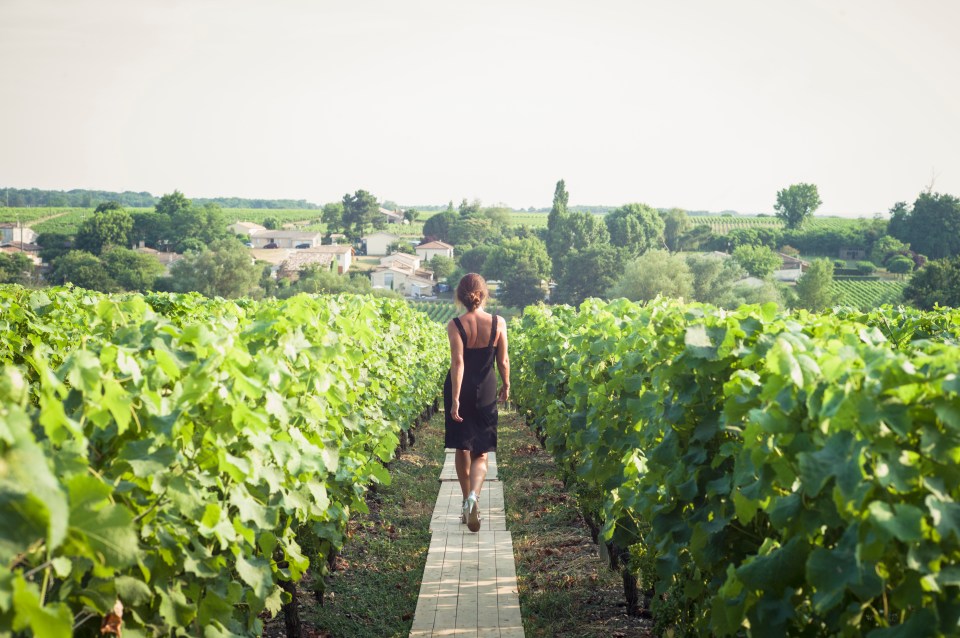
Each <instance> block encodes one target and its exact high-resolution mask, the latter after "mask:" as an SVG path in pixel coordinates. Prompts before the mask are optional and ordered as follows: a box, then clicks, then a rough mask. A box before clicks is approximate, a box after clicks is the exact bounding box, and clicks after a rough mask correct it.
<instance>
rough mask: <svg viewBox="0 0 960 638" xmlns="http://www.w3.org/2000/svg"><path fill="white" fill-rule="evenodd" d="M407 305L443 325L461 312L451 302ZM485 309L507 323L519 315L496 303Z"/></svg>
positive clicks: (513, 309)
mask: <svg viewBox="0 0 960 638" xmlns="http://www.w3.org/2000/svg"><path fill="white" fill-rule="evenodd" d="M409 303H410V305H411V306H412V307H413V309H414V310H419V311H420V312H422V313H424V314H425V315H427V317H429V318H430V319H431V320H432V321H436V322H438V323H443V324H445V323H447V322H448V321H450V320H451V319H453V318H454V317H457V316H459V315H460V312H461V310H460V309H459V308H457V306H456V305H455V304H454V303H453V302H452V301H411V302H409ZM486 309H487V311H489V312H493V313H496V314H498V315H500V316H501V317H503V318H505V319H507V320H508V321H509V320H510V319H511V318H512V317H514V316H515V315H517V314H519V311H518V310H517V309H516V308H507V307H504V306H501V305H499V304H497V303H491V304H490V305H489V306H487V308H486Z"/></svg>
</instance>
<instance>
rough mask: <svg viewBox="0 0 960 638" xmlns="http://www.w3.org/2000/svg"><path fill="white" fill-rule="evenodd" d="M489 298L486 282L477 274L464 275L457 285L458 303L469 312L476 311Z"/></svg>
mask: <svg viewBox="0 0 960 638" xmlns="http://www.w3.org/2000/svg"><path fill="white" fill-rule="evenodd" d="M489 296H490V291H489V290H488V289H487V282H486V280H485V279H484V278H483V277H481V276H480V275H478V274H477V273H475V272H472V273H468V274H466V275H464V276H463V277H462V278H461V279H460V283H459V284H457V301H459V302H460V303H461V304H463V306H464V308H466V309H467V310H476V309H477V308H479V307H480V306H482V305H483V302H484V301H486V300H487V297H489Z"/></svg>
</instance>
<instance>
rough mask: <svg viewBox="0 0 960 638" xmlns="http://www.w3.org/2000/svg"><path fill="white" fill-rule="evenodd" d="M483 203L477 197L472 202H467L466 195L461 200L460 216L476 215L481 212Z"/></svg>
mask: <svg viewBox="0 0 960 638" xmlns="http://www.w3.org/2000/svg"><path fill="white" fill-rule="evenodd" d="M482 205H483V203H482V202H481V201H480V200H479V199H475V200H473V201H472V202H467V198H466V197H464V198H463V200H462V201H461V202H460V209H459V210H460V217H476V216H477V215H479V214H480V208H481V206H482Z"/></svg>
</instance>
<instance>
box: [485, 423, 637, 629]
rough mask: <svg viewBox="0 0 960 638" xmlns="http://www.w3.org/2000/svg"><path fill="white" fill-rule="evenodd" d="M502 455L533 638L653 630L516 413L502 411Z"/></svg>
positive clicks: (511, 527)
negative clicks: (630, 610)
mask: <svg viewBox="0 0 960 638" xmlns="http://www.w3.org/2000/svg"><path fill="white" fill-rule="evenodd" d="M497 463H498V467H499V472H500V480H501V481H503V483H504V497H505V500H506V509H507V528H508V529H509V530H510V531H511V532H512V533H513V546H514V552H515V555H516V559H517V579H518V585H519V588H520V607H521V611H522V614H523V624H524V630H525V632H526V635H527V636H528V637H529V638H536V637H541V636H542V637H544V638H546V637H551V638H552V637H555V636H556V637H565V638H594V637H596V638H601V637H603V638H609V637H610V636H614V637H617V638H627V637H631V638H633V637H644V638H645V637H647V636H650V635H651V631H650V627H651V624H650V621H648V620H643V619H640V618H636V617H631V616H628V615H627V614H626V612H625V604H624V599H623V582H622V580H621V577H620V574H619V573H616V572H612V571H610V569H608V568H607V565H606V563H604V561H603V560H602V559H601V558H600V556H599V554H598V552H597V546H596V545H595V544H594V543H593V541H592V540H591V538H590V530H589V529H588V528H587V526H586V525H585V524H584V523H583V520H582V519H581V517H580V514H579V511H578V509H577V503H576V500H575V498H574V497H573V496H572V495H571V494H570V493H568V492H567V491H566V490H565V489H564V486H563V483H562V482H561V481H560V480H559V479H558V478H557V469H556V466H555V465H554V464H553V461H552V460H551V458H550V456H549V455H548V454H547V453H546V452H544V451H543V450H542V449H541V448H540V445H539V444H538V442H537V440H536V438H535V437H534V436H533V434H532V433H531V432H530V431H529V430H528V429H527V428H526V426H525V425H524V424H523V423H522V421H521V420H520V419H519V418H518V417H517V415H516V413H505V414H501V418H500V428H499V446H498V453H497Z"/></svg>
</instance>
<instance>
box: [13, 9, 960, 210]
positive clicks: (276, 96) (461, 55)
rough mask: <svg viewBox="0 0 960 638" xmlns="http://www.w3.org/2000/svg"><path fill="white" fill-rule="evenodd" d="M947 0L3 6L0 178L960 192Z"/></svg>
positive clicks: (430, 192)
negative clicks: (930, 188)
mask: <svg viewBox="0 0 960 638" xmlns="http://www.w3.org/2000/svg"><path fill="white" fill-rule="evenodd" d="M958 25H960V1H958V0H924V1H922V2H908V1H907V0H902V1H898V2H892V1H888V0H842V1H839V0H822V1H814V0H804V1H799V0H790V1H789V2H788V1H786V0H784V1H780V0H724V1H722V2H721V1H717V0H672V1H663V0H658V1H656V2H652V1H648V0H642V1H641V0H622V1H620V0H594V1H593V2H588V1H586V0H579V1H566V0H507V1H501V0H484V1H475V2H461V1H459V0H399V1H398V0H393V1H387V0H379V1H371V0H337V1H330V0H301V1H295V0H269V1H268V0H257V1H253V0H165V1H160V0H136V1H134V0H0V186H15V187H38V188H54V189H65V190H66V189H70V188H96V189H106V190H127V189H129V190H136V191H140V190H147V191H150V192H152V193H154V194H160V193H164V192H169V191H171V190H173V189H175V188H176V189H180V190H181V191H183V192H184V193H186V194H187V195H188V196H196V197H207V196H217V195H224V196H240V197H283V198H305V199H308V200H311V201H314V202H318V203H322V202H326V201H332V200H336V199H339V198H340V197H342V196H343V194H344V193H345V192H348V191H350V192H352V191H354V190H356V189H358V188H364V189H366V190H369V191H371V192H373V193H374V194H375V195H377V196H378V197H379V198H381V199H390V200H393V201H396V202H399V203H401V204H429V203H437V204H439V203H445V202H446V201H448V200H451V199H453V200H455V201H457V202H459V200H460V199H461V198H464V197H466V198H469V199H473V198H479V199H481V200H483V202H484V203H487V204H493V203H497V202H504V203H506V204H509V205H512V206H516V207H527V206H548V205H549V204H550V200H551V197H552V194H553V187H554V184H555V182H556V181H557V180H558V179H560V178H564V179H565V180H566V182H567V187H568V189H569V191H570V201H571V204H607V205H620V204H623V203H627V202H631V201H641V202H646V203H648V204H650V205H653V206H659V207H668V206H679V207H683V208H687V209H705V210H722V209H735V210H739V211H741V212H769V211H771V210H772V207H773V203H774V201H775V197H776V191H777V190H778V189H780V188H783V187H785V186H787V185H789V184H792V183H796V182H802V181H805V182H813V183H815V184H817V185H818V187H819V189H820V195H821V198H822V199H823V207H822V208H821V211H820V212H822V213H840V214H871V213H874V212H877V211H886V210H887V209H888V208H889V207H890V206H891V205H892V204H893V203H894V202H896V201H899V200H910V201H912V200H913V199H914V198H915V197H916V195H917V194H918V192H920V190H921V189H923V188H925V187H926V186H927V185H928V184H929V183H930V181H931V177H932V176H934V175H935V176H936V182H935V190H937V191H942V192H949V193H952V194H954V195H960V83H958V81H957V78H958V77H960V38H958V37H957V35H956V30H957V26H958Z"/></svg>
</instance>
